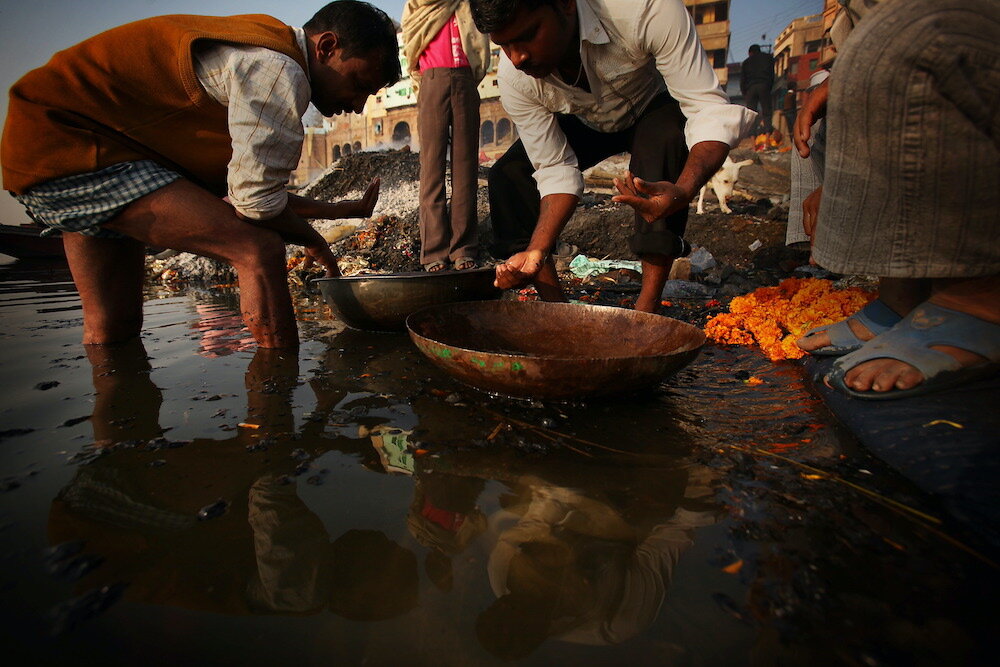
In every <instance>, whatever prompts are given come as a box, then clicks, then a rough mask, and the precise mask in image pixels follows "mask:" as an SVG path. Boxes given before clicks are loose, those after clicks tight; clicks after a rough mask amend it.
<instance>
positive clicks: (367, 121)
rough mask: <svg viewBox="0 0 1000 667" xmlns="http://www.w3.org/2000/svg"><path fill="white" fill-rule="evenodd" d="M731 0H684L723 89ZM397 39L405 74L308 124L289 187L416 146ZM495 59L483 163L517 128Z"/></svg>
mask: <svg viewBox="0 0 1000 667" xmlns="http://www.w3.org/2000/svg"><path fill="white" fill-rule="evenodd" d="M729 2H730V0H684V4H685V5H686V6H687V9H688V11H689V12H690V13H691V16H692V17H693V18H694V22H695V25H696V26H697V30H698V37H699V38H700V39H701V44H702V47H703V48H704V49H705V52H706V53H707V54H708V59H709V61H710V62H711V63H712V66H713V67H714V68H715V73H716V75H717V76H718V77H719V82H720V83H721V84H722V85H723V87H725V86H726V85H727V83H728V82H729V70H728V68H727V66H726V61H727V60H728V53H729V35H730V30H729ZM396 42H397V44H398V46H399V62H400V65H401V67H402V71H403V78H402V79H400V80H399V82H397V83H396V84H395V85H393V86H389V87H387V88H383V89H381V90H380V91H378V93H376V94H375V95H374V96H372V97H370V98H369V99H368V103H367V104H366V105H365V110H364V112H363V113H361V114H343V115H340V116H334V117H333V118H324V119H323V121H322V125H321V126H319V127H307V128H306V140H305V142H304V143H303V146H302V156H301V157H300V159H299V165H298V167H297V168H296V170H295V171H294V172H293V173H292V180H291V182H290V183H289V185H290V186H291V187H301V186H304V185H306V184H307V183H309V182H311V181H313V180H314V179H315V178H316V177H318V176H319V175H321V174H322V173H323V172H325V171H326V170H327V169H328V168H329V167H330V165H332V164H333V163H334V162H336V161H337V160H339V159H340V158H341V157H343V156H344V155H350V154H351V153H354V152H356V151H361V150H378V149H381V148H402V147H403V146H409V147H411V148H412V149H413V150H419V149H420V136H419V134H418V132H417V96H416V94H414V92H413V82H412V80H411V79H410V76H409V74H408V71H407V70H408V67H407V63H406V58H405V57H404V56H403V40H402V35H401V34H400V33H397V34H396ZM499 61H500V49H499V47H496V46H494V47H493V59H492V63H491V67H490V70H489V72H487V73H486V77H485V78H484V79H483V80H482V82H481V83H480V84H479V98H480V100H481V101H480V107H479V116H480V118H479V123H480V124H479V146H480V159H481V160H483V161H485V160H493V159H496V158H498V157H500V156H501V155H503V154H504V153H505V152H506V151H507V149H508V148H510V146H511V144H513V143H514V142H515V141H516V140H517V127H516V126H515V125H514V123H513V122H512V121H511V120H510V117H509V116H508V115H507V112H506V111H504V108H503V106H502V105H501V104H500V89H499V88H498V87H497V80H496V73H497V63H499ZM738 79H739V77H738V76H737V80H738Z"/></svg>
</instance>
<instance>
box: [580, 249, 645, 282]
mask: <svg viewBox="0 0 1000 667" xmlns="http://www.w3.org/2000/svg"><path fill="white" fill-rule="evenodd" d="M612 269H631V270H632V271H635V272H637V273H642V262H636V261H632V260H627V259H590V258H589V257H587V256H586V255H577V256H576V257H574V258H573V261H572V262H570V263H569V270H570V272H571V273H572V274H573V275H574V276H576V277H577V278H587V277H589V276H595V275H598V274H600V273H607V272H608V271H610V270H612Z"/></svg>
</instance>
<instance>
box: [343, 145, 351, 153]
mask: <svg viewBox="0 0 1000 667" xmlns="http://www.w3.org/2000/svg"><path fill="white" fill-rule="evenodd" d="M350 154H351V145H350V144H344V155H350Z"/></svg>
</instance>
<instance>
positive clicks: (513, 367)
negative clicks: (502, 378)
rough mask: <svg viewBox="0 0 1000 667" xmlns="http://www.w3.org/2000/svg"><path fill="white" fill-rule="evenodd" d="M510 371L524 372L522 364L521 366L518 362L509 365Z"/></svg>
mask: <svg viewBox="0 0 1000 667" xmlns="http://www.w3.org/2000/svg"><path fill="white" fill-rule="evenodd" d="M510 370H512V371H523V370H524V364H522V363H521V362H520V361H515V362H513V363H512V364H511V365H510Z"/></svg>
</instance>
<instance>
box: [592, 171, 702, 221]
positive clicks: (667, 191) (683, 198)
mask: <svg viewBox="0 0 1000 667" xmlns="http://www.w3.org/2000/svg"><path fill="white" fill-rule="evenodd" d="M615 187H616V188H617V189H618V192H619V194H617V195H615V196H614V197H612V198H611V201H614V202H618V203H621V204H628V205H629V206H631V207H632V208H634V209H635V210H636V212H638V213H639V215H640V216H642V219H643V220H645V221H646V222H653V221H654V220H659V219H661V218H665V217H667V216H669V215H670V214H672V213H675V212H677V211H679V210H681V209H683V208H684V207H686V206H687V205H688V204H690V203H691V199H690V197H688V196H687V193H685V192H684V190H683V189H681V188H679V187H677V186H676V185H675V184H673V183H671V182H670V181H657V182H655V183H650V182H648V181H644V180H642V179H641V178H639V177H637V176H635V175H634V174H633V173H632V172H631V171H626V172H625V176H624V177H623V178H616V179H615Z"/></svg>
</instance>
